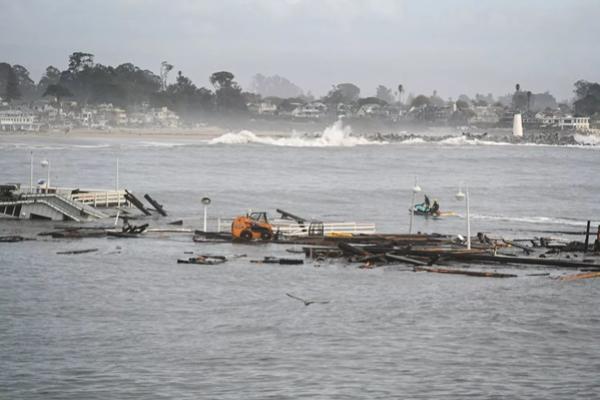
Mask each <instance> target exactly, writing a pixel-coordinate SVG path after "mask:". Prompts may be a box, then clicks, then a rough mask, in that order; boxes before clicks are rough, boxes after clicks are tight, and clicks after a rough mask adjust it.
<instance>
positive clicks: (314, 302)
mask: <svg viewBox="0 0 600 400" xmlns="http://www.w3.org/2000/svg"><path fill="white" fill-rule="evenodd" d="M286 295H287V296H288V297H291V298H292V299H296V300H299V301H301V302H303V303H304V305H305V306H310V305H311V304H327V303H329V301H316V300H304V299H301V298H300V297H296V296H294V295H293V294H289V293H286Z"/></svg>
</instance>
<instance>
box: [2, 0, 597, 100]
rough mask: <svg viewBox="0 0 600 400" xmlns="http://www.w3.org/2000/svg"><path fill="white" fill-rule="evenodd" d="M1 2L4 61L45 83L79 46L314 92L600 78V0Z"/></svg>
mask: <svg viewBox="0 0 600 400" xmlns="http://www.w3.org/2000/svg"><path fill="white" fill-rule="evenodd" d="M0 8H1V9H2V10H3V12H2V13H1V14H0V61H5V62H8V63H11V64H21V65H23V66H25V67H26V68H28V69H29V71H30V72H31V77H32V79H34V80H35V81H36V82H37V81H38V80H39V78H40V77H41V75H42V74H43V72H44V70H45V68H46V67H47V66H48V65H54V66H56V67H58V68H59V69H65V68H66V65H67V59H68V56H69V54H71V53H72V52H75V51H85V52H90V53H93V54H94V55H95V56H96V57H95V59H96V62H98V63H102V64H105V65H118V64H122V63H125V62H132V63H134V64H136V65H138V66H140V67H141V68H144V69H149V70H152V71H154V72H155V73H158V71H159V66H160V63H161V61H163V60H167V61H169V62H170V63H171V64H173V65H174V70H175V71H178V70H181V71H183V73H184V74H185V75H186V76H189V77H190V78H191V79H192V80H193V81H194V83H196V84H197V85H198V86H207V87H208V86H209V85H210V84H209V82H208V77H209V75H210V74H211V73H212V72H215V71H219V70H228V71H231V72H233V73H234V74H235V75H236V80H237V81H238V82H240V84H241V85H242V86H243V87H244V88H245V89H248V88H249V87H250V82H251V79H252V77H253V76H254V75H255V74H257V73H262V74H264V75H275V74H278V75H280V76H283V77H285V78H287V79H289V80H290V81H292V82H293V83H295V84H296V85H298V86H300V87H301V88H302V89H303V90H305V91H311V92H312V93H313V94H314V95H315V96H321V95H324V94H325V93H326V92H327V91H328V90H329V89H330V88H331V85H332V84H336V83H341V82H352V83H355V84H356V85H358V86H359V87H360V88H361V95H362V96H367V95H373V94H374V92H375V87H376V86H377V85H379V84H383V85H385V86H388V87H391V88H393V89H395V88H396V87H397V85H398V84H400V83H401V84H403V85H404V88H405V90H406V94H409V93H413V94H415V95H416V94H419V93H424V94H431V93H432V92H433V91H434V90H437V92H438V94H439V95H440V96H442V97H443V98H448V97H452V98H456V97H458V95H460V94H463V93H464V94H467V95H469V96H472V95H474V94H475V93H482V94H487V93H493V94H494V95H495V96H499V95H504V94H507V93H509V92H512V91H514V85H515V83H517V82H518V83H520V84H521V87H522V88H523V89H524V90H530V91H532V92H535V93H537V92H544V91H550V92H551V93H552V94H554V96H555V97H556V98H557V100H559V101H560V100H564V99H570V98H572V97H573V83H574V82H575V81H576V80H578V79H586V80H590V81H599V80H600V70H598V68H597V65H598V63H599V61H600V54H598V52H597V51H594V50H595V49H596V48H597V47H596V46H597V44H596V40H597V38H598V37H600V25H599V24H598V23H597V21H599V20H600V18H599V17H600V2H596V1H592V0H590V1H585V0H579V1H570V2H565V1H556V0H552V1H537V0H536V1H528V2H525V3H522V2H516V1H515V2H508V1H496V0H494V1H489V2H478V1H473V0H457V1H453V2H449V1H444V2H434V1H431V0H429V1H421V2H418V3H417V2H409V1H392V0H382V1H373V2H359V1H351V0H327V1H319V2H316V1H302V0H287V1H275V0H258V1H254V2H250V1H234V0H225V1H221V2H219V3H218V4H216V3H213V2H195V1H189V0H185V1H183V0H180V1H173V2H169V3H167V2H162V1H142V0H126V1H89V2H78V1H74V0H65V1H61V2H59V3H54V2H48V1H34V0H31V1H20V2H14V1H9V0H0ZM174 76H175V73H172V74H171V76H170V81H173V80H174Z"/></svg>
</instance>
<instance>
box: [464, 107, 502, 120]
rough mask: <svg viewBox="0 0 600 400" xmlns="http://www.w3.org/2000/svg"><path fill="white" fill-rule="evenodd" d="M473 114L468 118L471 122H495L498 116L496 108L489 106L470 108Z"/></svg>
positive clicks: (498, 118)
mask: <svg viewBox="0 0 600 400" xmlns="http://www.w3.org/2000/svg"><path fill="white" fill-rule="evenodd" d="M471 110H472V111H473V114H474V115H473V116H472V117H471V118H469V123H471V124H497V123H498V122H500V116H499V115H498V112H497V110H496V109H495V108H494V107H491V106H476V107H473V108H472V109H471Z"/></svg>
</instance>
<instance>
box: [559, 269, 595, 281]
mask: <svg viewBox="0 0 600 400" xmlns="http://www.w3.org/2000/svg"><path fill="white" fill-rule="evenodd" d="M590 278H600V271H596V272H584V273H581V274H573V275H566V276H561V277H560V278H558V280H559V281H576V280H579V279H590Z"/></svg>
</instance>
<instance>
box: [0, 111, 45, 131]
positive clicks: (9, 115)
mask: <svg viewBox="0 0 600 400" xmlns="http://www.w3.org/2000/svg"><path fill="white" fill-rule="evenodd" d="M39 129H40V125H39V124H38V123H36V120H35V116H34V115H32V114H28V113H24V112H23V111H20V110H5V111H0V131H39Z"/></svg>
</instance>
